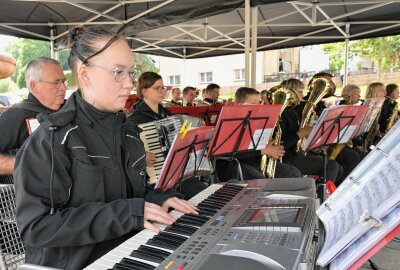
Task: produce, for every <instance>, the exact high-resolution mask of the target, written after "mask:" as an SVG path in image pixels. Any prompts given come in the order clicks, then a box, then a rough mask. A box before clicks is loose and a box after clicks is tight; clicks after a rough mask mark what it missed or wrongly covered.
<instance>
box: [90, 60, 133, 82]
mask: <svg viewBox="0 0 400 270" xmlns="http://www.w3.org/2000/svg"><path fill="white" fill-rule="evenodd" d="M87 65H89V66H95V67H98V68H101V69H104V70H106V71H108V72H111V73H113V74H114V80H115V81H116V82H122V81H123V80H124V79H125V78H126V77H127V76H129V78H130V79H131V81H135V80H136V78H137V76H138V75H139V70H138V69H137V68H136V67H133V68H131V69H125V68H120V67H116V68H114V69H111V70H110V69H109V68H107V67H103V66H99V65H95V64H92V63H88V64H87Z"/></svg>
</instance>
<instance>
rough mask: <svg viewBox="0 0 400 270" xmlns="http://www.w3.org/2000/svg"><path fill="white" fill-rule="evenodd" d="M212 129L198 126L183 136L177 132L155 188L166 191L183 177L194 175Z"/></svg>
mask: <svg viewBox="0 0 400 270" xmlns="http://www.w3.org/2000/svg"><path fill="white" fill-rule="evenodd" d="M212 131H213V128H212V127H200V128H196V129H193V130H189V131H188V132H187V133H186V134H185V135H184V137H183V138H182V136H181V135H180V134H177V135H176V136H175V139H174V142H173V144H172V147H171V149H170V151H169V152H168V155H167V158H166V160H165V162H164V165H163V167H162V169H161V173H160V177H159V179H158V181H157V183H156V186H155V188H161V189H162V190H163V191H166V190H169V189H171V188H174V187H176V186H177V184H178V183H179V181H180V180H182V179H183V178H185V179H186V178H189V177H190V176H193V175H196V173H197V170H198V168H199V166H200V164H201V161H202V158H203V156H204V152H205V151H206V148H207V146H208V144H209V142H210V139H211V136H212V133H213V132H212Z"/></svg>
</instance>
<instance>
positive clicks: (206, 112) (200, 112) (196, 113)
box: [167, 104, 224, 126]
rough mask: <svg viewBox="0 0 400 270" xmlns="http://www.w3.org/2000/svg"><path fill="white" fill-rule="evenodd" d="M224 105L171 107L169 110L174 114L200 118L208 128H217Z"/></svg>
mask: <svg viewBox="0 0 400 270" xmlns="http://www.w3.org/2000/svg"><path fill="white" fill-rule="evenodd" d="M223 106H224V104H212V105H209V106H171V107H167V109H168V110H169V111H170V112H171V113H172V114H184V115H190V116H193V117H197V118H200V119H201V120H202V121H204V122H205V123H206V125H207V126H215V124H216V123H217V121H218V117H219V115H220V113H221V109H222V107H223Z"/></svg>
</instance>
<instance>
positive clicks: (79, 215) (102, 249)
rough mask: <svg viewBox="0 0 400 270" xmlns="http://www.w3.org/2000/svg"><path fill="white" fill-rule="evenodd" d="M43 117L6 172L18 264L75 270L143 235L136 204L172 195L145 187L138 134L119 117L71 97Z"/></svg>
mask: <svg viewBox="0 0 400 270" xmlns="http://www.w3.org/2000/svg"><path fill="white" fill-rule="evenodd" d="M44 116H46V117H45V118H44V119H43V122H42V124H41V125H40V127H39V128H38V129H37V130H36V132H34V133H33V134H32V136H31V137H29V138H28V140H27V141H26V143H25V144H24V145H23V147H22V148H21V150H20V151H19V152H18V155H17V160H16V167H15V172H14V179H15V188H16V206H17V223H18V226H19V229H20V233H21V238H22V241H23V242H24V243H26V245H27V247H26V262H28V263H33V264H40V265H45V266H50V267H56V268H62V269H82V268H83V267H85V266H87V265H88V264H89V263H91V262H93V261H94V260H96V259H98V258H99V257H101V256H102V255H104V254H105V253H106V252H108V251H109V250H111V249H112V248H114V247H116V246H117V245H119V244H120V243H122V242H123V241H124V240H126V239H127V238H129V237H130V236H132V235H133V233H134V232H135V230H141V229H143V212H144V210H143V209H144V199H143V198H145V200H146V201H150V202H154V203H157V204H162V203H163V202H164V201H165V200H166V199H167V198H169V197H172V196H173V195H175V194H172V193H170V194H165V193H161V192H159V191H157V190H149V189H147V188H146V181H145V180H146V179H145V173H144V171H145V166H146V161H145V152H144V148H143V144H142V142H141V141H140V139H139V132H140V129H139V128H138V127H137V125H136V123H134V122H133V121H129V120H126V118H125V115H124V113H122V112H118V113H110V112H103V111H100V110H97V109H96V108H94V107H93V106H91V105H89V104H88V103H87V102H85V101H84V100H83V99H82V98H81V96H80V92H79V91H77V92H75V93H74V94H73V95H72V96H71V97H70V98H69V99H68V101H67V103H66V104H65V105H64V107H63V108H62V109H61V110H60V111H58V112H56V113H54V114H51V115H44ZM51 129H53V132H52V131H51ZM54 130H55V131H54ZM52 133H53V134H52ZM52 156H54V161H53V162H52ZM52 164H54V177H52ZM51 179H52V180H53V181H52V180H51ZM51 196H52V197H53V200H52V199H51ZM53 206H54V207H53ZM52 208H53V209H54V214H53V215H51V214H49V213H50V212H51V210H52Z"/></svg>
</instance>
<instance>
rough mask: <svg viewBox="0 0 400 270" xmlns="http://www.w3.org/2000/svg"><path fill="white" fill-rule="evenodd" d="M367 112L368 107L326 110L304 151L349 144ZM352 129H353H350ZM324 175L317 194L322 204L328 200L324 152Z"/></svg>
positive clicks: (341, 107) (340, 107) (326, 160)
mask: <svg viewBox="0 0 400 270" xmlns="http://www.w3.org/2000/svg"><path fill="white" fill-rule="evenodd" d="M366 110H367V107H366V106H338V107H333V108H329V109H326V110H324V113H322V114H321V116H320V119H319V121H318V123H317V124H316V125H315V126H314V129H313V130H312V131H311V133H310V135H309V137H308V139H307V142H306V144H305V145H304V148H303V151H305V152H307V151H309V150H313V149H320V150H321V148H323V147H325V146H329V145H332V144H338V143H347V141H348V140H349V139H351V138H352V136H353V135H354V134H355V131H356V128H357V125H359V124H360V122H361V120H362V118H363V117H364V115H365V112H366ZM350 127H352V129H350ZM320 152H322V153H323V158H324V175H323V176H322V177H320V179H319V181H318V184H317V194H318V197H319V198H320V199H321V201H322V202H324V201H325V199H326V180H327V179H326V167H327V163H328V157H327V155H326V154H325V152H324V151H320Z"/></svg>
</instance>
